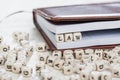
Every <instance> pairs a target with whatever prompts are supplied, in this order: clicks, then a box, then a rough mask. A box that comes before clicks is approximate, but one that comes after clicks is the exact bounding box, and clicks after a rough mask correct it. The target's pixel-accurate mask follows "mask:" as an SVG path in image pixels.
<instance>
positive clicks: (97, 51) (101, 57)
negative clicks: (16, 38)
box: [95, 49, 103, 59]
mask: <svg viewBox="0 0 120 80" xmlns="http://www.w3.org/2000/svg"><path fill="white" fill-rule="evenodd" d="M95 55H97V56H98V57H99V59H103V50H102V49H96V50H95Z"/></svg>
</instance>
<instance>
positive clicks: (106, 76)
mask: <svg viewBox="0 0 120 80" xmlns="http://www.w3.org/2000/svg"><path fill="white" fill-rule="evenodd" d="M101 80H112V73H111V72H108V71H103V72H102V74H101Z"/></svg>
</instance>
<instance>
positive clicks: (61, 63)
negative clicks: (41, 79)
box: [54, 59, 64, 70]
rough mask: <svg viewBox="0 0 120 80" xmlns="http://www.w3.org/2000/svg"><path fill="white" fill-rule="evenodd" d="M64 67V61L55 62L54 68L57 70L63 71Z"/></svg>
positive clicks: (57, 60)
mask: <svg viewBox="0 0 120 80" xmlns="http://www.w3.org/2000/svg"><path fill="white" fill-rule="evenodd" d="M63 65H64V60H61V59H56V60H55V62H54V68H55V69H58V70H61V69H62V67H63Z"/></svg>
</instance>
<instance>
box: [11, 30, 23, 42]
mask: <svg viewBox="0 0 120 80" xmlns="http://www.w3.org/2000/svg"><path fill="white" fill-rule="evenodd" d="M21 34H22V33H21V32H14V33H13V34H12V36H13V39H14V40H15V41H17V40H18V36H19V35H21Z"/></svg>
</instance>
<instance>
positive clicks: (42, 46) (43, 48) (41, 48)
mask: <svg viewBox="0 0 120 80" xmlns="http://www.w3.org/2000/svg"><path fill="white" fill-rule="evenodd" d="M46 48H47V46H46V43H45V42H39V43H38V44H37V47H36V50H37V52H41V51H42V52H43V51H46Z"/></svg>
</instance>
